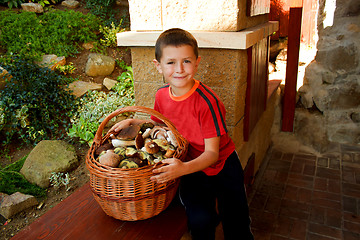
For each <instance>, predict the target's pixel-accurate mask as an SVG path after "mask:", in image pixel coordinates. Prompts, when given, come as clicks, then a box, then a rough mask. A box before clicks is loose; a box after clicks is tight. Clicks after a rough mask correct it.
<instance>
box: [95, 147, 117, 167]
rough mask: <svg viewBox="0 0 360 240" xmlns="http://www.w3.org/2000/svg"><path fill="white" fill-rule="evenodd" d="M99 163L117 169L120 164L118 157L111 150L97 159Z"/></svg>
mask: <svg viewBox="0 0 360 240" xmlns="http://www.w3.org/2000/svg"><path fill="white" fill-rule="evenodd" d="M99 163H101V164H104V165H106V166H109V167H117V166H118V165H119V163H120V156H119V155H117V154H116V153H114V151H113V150H107V151H106V153H105V154H103V155H101V156H100V157H99Z"/></svg>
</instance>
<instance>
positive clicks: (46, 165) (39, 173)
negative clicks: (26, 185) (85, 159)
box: [20, 140, 78, 188]
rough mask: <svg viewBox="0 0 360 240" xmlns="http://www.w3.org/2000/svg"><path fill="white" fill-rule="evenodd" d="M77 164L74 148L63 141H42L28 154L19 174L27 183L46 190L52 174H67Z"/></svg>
mask: <svg viewBox="0 0 360 240" xmlns="http://www.w3.org/2000/svg"><path fill="white" fill-rule="evenodd" d="M77 164H78V159H77V156H76V151H75V148H74V146H72V145H71V144H68V143H67V142H65V141H59V140H43V141H41V142H39V143H38V144H37V145H36V147H35V148H34V149H33V150H32V151H31V152H30V154H29V156H28V157H27V158H26V160H25V163H24V166H23V167H22V168H21V170H20V172H21V173H22V174H23V175H24V177H25V178H26V179H27V180H28V181H29V182H31V183H35V184H36V185H38V186H40V187H43V188H47V187H48V186H49V184H50V180H49V177H50V175H51V173H52V172H68V171H70V170H71V169H73V168H74V167H76V165H77Z"/></svg>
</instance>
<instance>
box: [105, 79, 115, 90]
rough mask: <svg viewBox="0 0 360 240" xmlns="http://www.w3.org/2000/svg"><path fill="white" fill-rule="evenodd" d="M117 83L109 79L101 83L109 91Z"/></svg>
mask: <svg viewBox="0 0 360 240" xmlns="http://www.w3.org/2000/svg"><path fill="white" fill-rule="evenodd" d="M116 83H117V81H116V80H113V79H110V78H104V81H103V85H104V86H105V87H106V88H107V89H108V90H110V89H111V88H113V87H114V86H115V84H116Z"/></svg>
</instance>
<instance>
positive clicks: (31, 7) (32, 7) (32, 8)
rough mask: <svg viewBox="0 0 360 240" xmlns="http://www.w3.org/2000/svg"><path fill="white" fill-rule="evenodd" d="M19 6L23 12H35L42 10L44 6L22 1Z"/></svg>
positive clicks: (41, 11)
mask: <svg viewBox="0 0 360 240" xmlns="http://www.w3.org/2000/svg"><path fill="white" fill-rule="evenodd" d="M21 7H22V9H23V10H24V11H25V12H35V13H43V12H44V8H43V7H42V6H41V5H40V3H22V4H21Z"/></svg>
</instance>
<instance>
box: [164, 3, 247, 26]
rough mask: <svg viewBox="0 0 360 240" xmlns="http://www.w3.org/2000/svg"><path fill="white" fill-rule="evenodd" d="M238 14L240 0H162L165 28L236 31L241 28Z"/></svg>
mask: <svg viewBox="0 0 360 240" xmlns="http://www.w3.org/2000/svg"><path fill="white" fill-rule="evenodd" d="M220 6H221V7H220ZM242 11H246V9H245V10H242ZM238 15H239V7H238V0H198V1H173V0H163V1H162V18H163V29H164V30H165V29H169V28H173V27H179V28H183V29H186V30H202V31H234V32H235V31H237V30H239V29H238V27H237V23H238ZM174 16H176V17H174Z"/></svg>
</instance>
